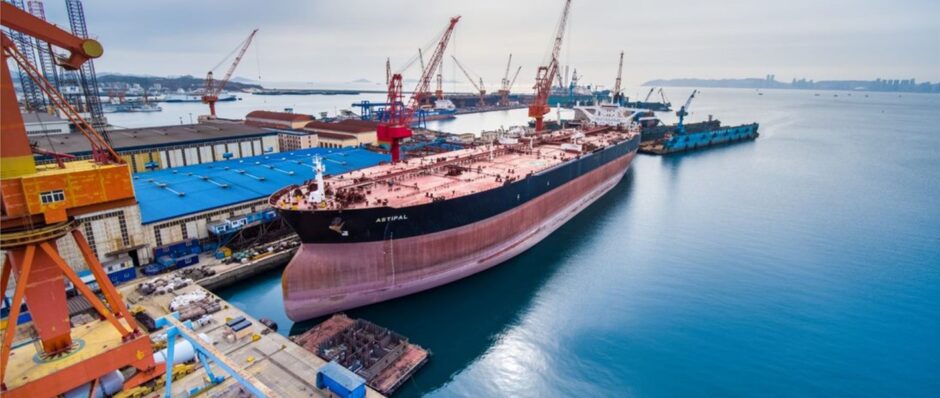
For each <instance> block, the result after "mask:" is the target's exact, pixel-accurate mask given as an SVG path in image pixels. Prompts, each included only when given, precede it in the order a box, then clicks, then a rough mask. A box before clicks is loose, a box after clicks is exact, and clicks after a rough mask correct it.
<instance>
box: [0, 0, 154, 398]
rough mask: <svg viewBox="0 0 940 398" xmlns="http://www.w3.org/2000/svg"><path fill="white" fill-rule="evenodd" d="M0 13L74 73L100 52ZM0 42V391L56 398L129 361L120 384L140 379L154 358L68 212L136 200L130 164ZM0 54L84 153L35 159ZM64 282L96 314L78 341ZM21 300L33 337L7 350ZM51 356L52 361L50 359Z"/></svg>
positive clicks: (29, 18) (0, 38) (9, 10)
mask: <svg viewBox="0 0 940 398" xmlns="http://www.w3.org/2000/svg"><path fill="white" fill-rule="evenodd" d="M0 15H2V19H0V23H2V25H3V26H5V27H7V28H9V29H10V30H11V31H17V32H20V33H21V34H23V35H26V36H31V37H33V38H35V39H36V40H41V41H43V42H45V43H48V45H50V46H55V47H57V48H60V49H63V50H65V51H67V53H68V54H67V55H66V56H65V57H63V58H60V59H58V60H57V62H58V64H59V65H60V66H62V68H64V69H66V70H77V69H79V68H81V66H82V64H84V63H85V62H87V61H88V60H91V59H93V58H98V57H100V56H101V55H102V54H103V53H104V50H103V49H102V47H101V44H100V43H99V42H97V41H96V40H94V39H88V38H84V37H80V36H77V35H75V34H72V33H69V32H67V31H65V30H62V29H60V28H58V27H56V26H54V25H52V24H50V23H48V22H46V21H44V20H42V19H40V18H37V17H35V16H33V15H31V14H29V13H27V12H25V11H23V10H20V9H18V8H16V7H15V6H13V5H12V4H10V3H8V2H2V3H0ZM0 43H2V60H0V120H2V123H0V187H2V188H0V206H2V213H3V217H2V218H0V249H2V250H3V256H4V258H3V267H2V276H0V292H6V291H7V288H8V287H10V285H11V283H10V282H11V281H14V280H15V284H16V286H15V289H14V292H13V298H12V301H11V302H10V303H9V306H8V308H9V309H10V314H9V317H8V318H7V319H8V320H9V325H8V326H7V327H6V331H5V333H3V339H2V343H0V382H2V384H0V394H2V395H3V396H4V397H7V396H9V397H10V398H17V397H38V396H58V395H60V394H64V393H66V392H68V391H70V390H72V389H75V388H77V387H80V386H82V385H85V384H88V383H93V384H94V383H97V381H96V380H98V379H99V378H101V377H102V376H104V375H106V374H108V373H111V372H113V371H115V370H125V369H126V368H128V367H132V368H135V369H136V374H135V375H134V376H131V377H130V378H129V379H128V380H127V381H125V382H124V387H125V388H131V387H134V386H137V385H140V384H141V383H143V382H145V381H147V380H150V379H152V378H155V377H157V376H159V375H160V373H161V372H162V368H161V367H160V366H158V365H156V364H155V363H154V360H153V351H152V348H151V343H150V339H149V336H148V335H147V334H146V333H144V332H143V330H142V329H141V328H140V327H139V326H138V324H137V322H136V321H135V319H134V317H133V316H132V315H131V314H130V312H129V311H128V309H127V306H126V305H125V304H124V301H123V299H122V298H121V296H120V294H119V293H118V292H117V290H116V289H115V288H114V285H112V284H111V282H110V280H109V279H108V276H107V274H106V273H105V271H104V269H103V268H102V266H101V263H100V262H99V261H98V258H97V256H96V255H95V253H94V250H93V249H92V248H91V246H90V245H89V244H88V241H87V240H86V239H85V237H84V235H83V233H82V228H80V227H79V226H80V225H81V223H80V222H79V221H76V219H75V218H76V217H77V216H81V215H85V214H91V213H94V212H101V211H109V210H111V209H116V208H121V207H125V206H128V205H131V204H134V203H136V200H135V198H134V188H133V184H132V181H131V174H130V168H129V167H128V165H127V164H126V163H124V161H123V160H122V159H121V157H120V156H118V154H117V153H116V152H115V151H114V149H113V148H111V146H110V145H108V143H107V141H106V140H105V139H104V138H103V137H102V136H101V135H100V134H99V133H98V132H97V131H96V130H95V129H94V127H93V126H92V124H90V123H88V122H87V121H85V120H84V119H83V118H82V117H81V116H80V115H79V113H78V111H76V110H75V108H73V107H72V106H71V105H70V104H69V103H68V102H67V101H66V100H65V97H64V96H63V95H62V93H60V92H59V91H58V90H57V89H56V88H55V86H54V85H53V84H52V83H50V82H49V80H47V79H46V78H45V77H44V76H43V74H42V71H40V70H39V69H38V68H37V67H36V66H35V65H33V64H31V63H29V62H26V61H27V60H26V57H25V56H24V55H23V53H22V52H21V51H20V50H19V49H18V48H17V47H16V45H15V43H14V42H13V40H12V39H11V38H10V37H9V36H7V34H6V33H0ZM9 60H13V61H14V62H15V63H16V64H17V66H18V67H19V68H20V70H21V71H22V73H26V74H27V75H29V78H30V79H32V80H33V81H34V82H35V83H36V84H37V85H38V86H39V88H40V89H41V90H42V92H43V94H45V95H46V96H47V97H48V99H49V101H50V103H51V104H52V105H53V106H55V107H56V108H58V110H59V111H60V112H62V113H63V114H64V115H65V116H66V117H67V118H68V119H69V121H70V122H72V123H73V124H74V125H75V126H76V128H78V129H79V131H80V132H81V134H82V135H83V136H84V137H85V138H86V139H87V140H88V141H89V143H90V144H91V148H92V159H91V160H74V161H69V162H61V163H60V165H59V166H58V167H37V166H36V163H35V160H34V158H33V151H32V148H31V146H30V143H29V138H28V137H27V135H26V128H25V126H24V125H23V116H22V114H21V113H20V110H19V107H18V106H17V101H16V92H15V90H14V88H13V84H12V83H13V80H12V77H11V75H10V67H9V65H8V61H9ZM70 238H71V239H73V240H74V244H75V246H76V247H77V248H78V249H79V251H80V252H81V255H82V258H83V260H84V261H85V263H86V264H87V265H88V268H89V270H90V271H91V272H92V274H93V275H94V276H95V279H96V281H97V283H98V286H99V289H100V290H101V294H102V297H103V298H104V299H103V300H102V299H101V298H99V296H98V295H96V294H95V293H94V292H92V291H91V289H90V288H89V287H88V285H86V284H85V283H84V282H83V281H82V280H81V278H80V277H79V276H78V275H77V274H76V273H75V271H74V270H72V268H71V267H70V266H69V264H68V263H66V261H65V259H63V257H62V255H61V254H60V253H59V250H58V245H57V241H58V240H59V239H70ZM66 279H68V280H69V281H70V282H71V283H72V284H73V285H74V286H75V289H76V291H77V292H78V293H79V294H81V295H82V297H84V299H85V300H87V302H88V303H89V304H91V306H92V307H93V308H94V309H95V310H96V312H97V313H98V315H99V316H100V318H98V320H95V321H92V322H90V323H88V324H85V325H83V326H82V327H81V337H82V339H81V340H79V339H78V338H77V336H76V337H73V335H72V331H73V329H72V328H71V325H70V322H69V312H68V306H67V300H66V291H65V280H66ZM24 303H25V304H26V305H27V306H28V308H29V311H30V315H31V316H32V322H33V328H34V329H35V331H36V334H37V335H38V336H37V338H36V340H35V341H36V343H35V344H26V345H19V346H16V347H14V346H13V341H14V340H15V339H16V334H17V333H16V332H17V330H16V329H17V328H16V322H17V319H18V318H19V316H20V310H21V308H22V306H23V304H24ZM86 342H93V343H91V344H87V343H86ZM79 350H81V351H80V353H79V354H78V355H77V356H75V357H79V358H81V360H80V361H78V360H65V361H61V360H62V359H63V358H65V357H68V356H70V355H72V354H76V353H78V352H79ZM75 357H73V358H75ZM55 361H59V362H57V363H56V364H52V363H53V362H55ZM127 370H129V369H127Z"/></svg>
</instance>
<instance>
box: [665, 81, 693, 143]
mask: <svg viewBox="0 0 940 398" xmlns="http://www.w3.org/2000/svg"><path fill="white" fill-rule="evenodd" d="M660 91H662V89H660ZM697 93H698V90H692V95H690V96H689V99H687V100H685V104H683V105H682V108H679V110H678V111H676V116H678V117H679V124H678V125H676V133H679V134H685V117H686V116H688V115H689V106H691V105H692V99H694V98H695V94H697Z"/></svg>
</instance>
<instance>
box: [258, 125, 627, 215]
mask: <svg viewBox="0 0 940 398" xmlns="http://www.w3.org/2000/svg"><path fill="white" fill-rule="evenodd" d="M583 132H584V133H585V135H584V137H583V138H580V141H579V143H580V144H581V145H582V148H584V151H585V152H589V150H588V148H600V147H606V146H609V145H613V144H615V143H618V142H621V141H623V140H625V139H628V138H629V137H630V135H631V134H634V133H629V132H622V131H618V130H612V129H609V128H600V129H596V130H593V131H583ZM575 133H576V131H575V130H571V129H569V130H560V131H556V132H553V133H545V134H542V135H540V136H539V137H538V138H537V139H532V140H530V139H521V140H520V142H519V143H517V144H511V145H504V144H498V143H495V144H490V145H483V146H478V147H474V148H467V149H461V150H458V151H452V152H445V153H441V154H435V155H430V156H426V157H420V158H412V159H407V160H405V161H403V162H400V163H397V164H383V165H378V166H373V167H369V168H365V169H361V170H358V171H355V172H350V173H346V174H340V175H336V176H329V177H327V178H325V179H324V183H325V185H326V186H327V197H328V198H329V199H328V200H327V201H326V203H321V204H318V203H312V202H310V201H309V200H308V199H307V198H308V197H309V193H310V192H311V190H312V189H315V188H313V185H311V184H305V185H303V186H300V187H298V188H297V189H291V190H286V191H282V194H280V196H278V197H275V202H274V205H275V206H276V207H278V208H281V209H291V210H339V209H363V208H370V207H392V208H403V207H409V206H416V205H421V204H426V203H430V202H432V201H435V200H446V199H452V198H455V197H461V196H466V195H471V194H474V193H477V192H481V191H487V190H490V189H494V188H497V187H499V186H502V185H503V184H505V183H507V182H512V181H516V180H519V179H522V178H525V177H526V176H527V175H529V174H535V173H538V172H541V171H544V170H547V169H550V168H552V167H555V166H557V165H559V164H562V163H564V162H565V161H568V160H570V159H572V158H574V157H576V156H578V155H579V154H580V153H582V152H579V151H576V150H572V149H571V148H564V147H563V145H564V144H565V143H570V142H571V137H572V136H573V135H574V134H575ZM529 141H532V142H533V143H531V144H530V143H529Z"/></svg>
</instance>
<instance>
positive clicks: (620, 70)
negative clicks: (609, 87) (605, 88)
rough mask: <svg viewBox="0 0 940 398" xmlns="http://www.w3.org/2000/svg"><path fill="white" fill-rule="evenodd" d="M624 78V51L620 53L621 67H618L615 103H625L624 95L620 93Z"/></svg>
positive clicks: (615, 83)
mask: <svg viewBox="0 0 940 398" xmlns="http://www.w3.org/2000/svg"><path fill="white" fill-rule="evenodd" d="M621 76H623V51H621V52H620V65H618V66H617V80H616V81H615V82H614V103H618V104H619V103H622V102H623V94H621V93H620V78H621Z"/></svg>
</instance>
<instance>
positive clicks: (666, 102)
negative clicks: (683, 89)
mask: <svg viewBox="0 0 940 398" xmlns="http://www.w3.org/2000/svg"><path fill="white" fill-rule="evenodd" d="M659 98H662V100H663V104H665V105H666V106H669V105H672V103H671V102H669V100H668V99H666V92H665V91H663V88H662V87H660V88H659Z"/></svg>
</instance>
